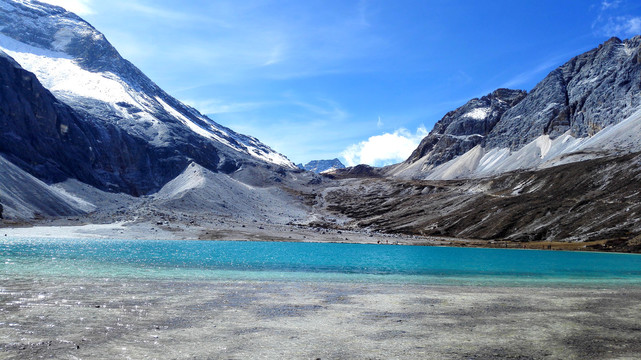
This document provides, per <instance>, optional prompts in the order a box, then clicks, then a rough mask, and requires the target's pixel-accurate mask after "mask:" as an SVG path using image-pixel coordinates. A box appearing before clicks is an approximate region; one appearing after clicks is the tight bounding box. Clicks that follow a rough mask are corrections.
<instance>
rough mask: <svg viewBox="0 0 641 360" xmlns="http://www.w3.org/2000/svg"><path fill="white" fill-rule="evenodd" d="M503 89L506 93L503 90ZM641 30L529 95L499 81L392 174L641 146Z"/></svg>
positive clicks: (437, 175) (492, 170)
mask: <svg viewBox="0 0 641 360" xmlns="http://www.w3.org/2000/svg"><path fill="white" fill-rule="evenodd" d="M501 93H502V94H501ZM639 130H641V36H636V37H634V38H631V39H629V40H625V41H621V40H619V39H617V38H612V39H610V40H608V41H607V42H605V43H604V44H602V45H600V46H599V47H598V48H596V49H593V50H591V51H588V52H586V53H584V54H582V55H579V56H577V57H575V58H573V59H571V60H570V61H568V62H567V63H566V64H564V65H562V66H561V67H559V68H558V69H556V70H554V71H552V72H551V73H550V74H549V75H548V76H547V77H546V78H545V79H543V80H542V81H541V82H540V83H539V84H537V86H536V87H535V88H534V89H533V90H532V91H531V92H530V93H528V94H527V95H525V93H523V92H517V91H514V90H505V89H500V90H497V91H495V92H494V93H492V94H490V95H488V96H485V97H483V98H481V99H473V100H471V101H470V102H468V103H467V104H465V105H464V106H462V107H461V108H459V109H457V110H455V111H453V112H450V113H448V114H447V115H445V117H444V118H443V119H442V120H440V121H439V122H438V123H437V124H436V125H435V127H434V130H432V132H430V134H429V135H428V136H427V137H426V138H425V139H424V140H423V142H422V143H421V145H419V147H418V149H417V150H416V151H415V152H414V153H413V154H412V156H410V158H409V159H408V160H406V161H405V162H403V163H401V164H398V165H395V166H393V167H390V168H389V169H387V172H388V173H389V174H390V175H393V176H398V177H404V178H420V179H454V178H462V177H483V176H491V175H496V174H500V173H504V172H507V171H512V170H520V169H535V168H546V167H551V166H555V165H559V164H563V163H568V162H573V161H579V160H585V159H591V158H598V157H602V156H604V155H608V154H610V155H612V154H620V153H625V152H633V151H639V150H641V136H640V135H639V134H641V132H640V131H639Z"/></svg>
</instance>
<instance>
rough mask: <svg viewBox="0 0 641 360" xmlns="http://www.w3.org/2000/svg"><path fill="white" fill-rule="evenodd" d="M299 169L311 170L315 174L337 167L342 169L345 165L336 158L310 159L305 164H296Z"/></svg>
mask: <svg viewBox="0 0 641 360" xmlns="http://www.w3.org/2000/svg"><path fill="white" fill-rule="evenodd" d="M297 166H298V167H299V168H300V169H303V170H307V171H312V172H315V173H317V174H320V173H323V172H327V171H333V170H337V169H344V168H345V165H343V163H342V162H341V161H340V160H338V159H332V160H312V161H310V162H308V163H307V164H305V165H303V164H298V165H297Z"/></svg>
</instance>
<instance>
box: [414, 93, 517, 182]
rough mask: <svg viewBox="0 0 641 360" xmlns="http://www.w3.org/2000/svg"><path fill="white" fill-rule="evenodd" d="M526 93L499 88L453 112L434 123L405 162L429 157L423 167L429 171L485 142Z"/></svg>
mask: <svg viewBox="0 0 641 360" xmlns="http://www.w3.org/2000/svg"><path fill="white" fill-rule="evenodd" d="M526 95H527V93H526V92H525V91H522V90H510V89H498V90H496V91H494V92H492V93H491V94H488V95H486V96H483V97H481V98H480V99H472V100H470V101H468V102H467V103H466V104H465V105H463V106H461V107H460V108H458V109H456V110H454V111H450V112H449V113H447V114H446V115H445V116H444V117H443V119H441V120H440V121H439V122H437V123H436V125H434V129H433V130H432V131H431V132H430V133H429V135H427V136H426V137H425V138H424V139H423V140H422V141H421V143H420V144H419V146H418V148H416V150H414V152H413V153H412V155H410V157H409V158H408V159H407V161H406V162H408V163H412V162H415V161H417V160H419V159H420V158H422V157H424V156H428V158H429V160H427V161H426V162H425V165H426V168H425V169H424V170H429V169H431V168H433V167H435V166H438V165H440V164H442V163H444V162H446V161H449V160H451V159H453V158H455V157H457V156H459V155H462V154H464V153H466V152H467V151H469V150H470V149H472V148H473V147H475V146H476V145H478V144H481V143H483V142H484V140H485V137H486V136H488V134H489V133H490V132H491V131H492V130H493V129H494V127H495V126H496V124H497V123H498V122H499V120H500V119H501V117H502V116H503V114H505V112H506V111H508V110H509V109H511V108H512V107H514V106H515V105H517V104H518V103H519V102H520V101H521V100H523V99H524V98H525V96H526Z"/></svg>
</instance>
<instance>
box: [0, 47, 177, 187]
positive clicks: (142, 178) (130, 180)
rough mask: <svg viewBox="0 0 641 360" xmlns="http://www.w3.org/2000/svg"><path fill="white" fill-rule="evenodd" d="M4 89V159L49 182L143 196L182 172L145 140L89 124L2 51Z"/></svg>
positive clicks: (0, 107)
mask: <svg viewBox="0 0 641 360" xmlns="http://www.w3.org/2000/svg"><path fill="white" fill-rule="evenodd" d="M0 84H2V85H3V86H2V87H0V139H1V140H2V141H0V153H3V154H5V156H6V157H7V159H9V160H10V161H11V162H12V163H14V164H16V165H18V166H20V167H21V168H22V169H24V170H26V171H27V172H29V173H30V174H32V175H34V176H36V177H38V178H40V179H42V180H44V181H46V182H49V183H51V182H58V181H63V180H65V179H67V178H69V177H73V178H76V179H78V180H80V181H82V182H85V183H87V184H90V185H93V186H96V187H98V188H100V189H105V190H111V191H125V192H128V193H132V194H135V195H138V194H140V193H143V192H145V191H148V190H150V189H153V188H155V187H158V186H159V185H161V183H160V182H161V181H162V180H161V179H162V177H156V175H159V174H162V173H167V172H172V171H180V170H181V164H180V161H179V160H178V159H171V158H169V159H166V160H165V161H162V160H163V159H162V157H163V156H162V153H160V152H157V151H154V149H153V148H151V147H149V146H148V145H147V143H146V142H145V141H143V140H142V139H139V138H136V137H134V136H132V135H129V134H128V133H126V132H124V131H122V130H121V129H119V128H118V127H116V126H114V125H113V124H101V123H97V122H91V121H87V119H84V118H83V117H82V116H80V115H79V114H77V113H76V112H75V111H74V110H73V109H71V108H70V107H69V106H67V105H65V104H63V103H61V102H60V101H58V100H57V99H56V98H55V97H54V96H53V95H52V94H51V93H50V92H49V91H48V90H47V89H45V88H44V87H43V86H42V84H40V82H39V81H38V79H37V78H36V76H35V75H34V74H32V73H30V72H28V71H26V70H24V69H22V68H21V67H20V66H19V65H18V64H17V63H16V62H15V61H13V59H11V58H10V57H8V56H7V55H6V54H4V53H3V52H1V51H0ZM116 149H117V150H116ZM156 161H157V162H156ZM172 162H173V163H172ZM185 166H186V165H185ZM170 167H174V169H170ZM182 167H184V166H182Z"/></svg>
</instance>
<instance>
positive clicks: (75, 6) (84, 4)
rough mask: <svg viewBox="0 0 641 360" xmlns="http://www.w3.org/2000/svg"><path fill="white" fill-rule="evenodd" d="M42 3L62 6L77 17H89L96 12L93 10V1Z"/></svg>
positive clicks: (53, 0) (47, 1)
mask: <svg viewBox="0 0 641 360" xmlns="http://www.w3.org/2000/svg"><path fill="white" fill-rule="evenodd" d="M40 1H42V2H45V3H48V4H51V5H56V6H61V7H63V8H65V9H66V10H67V11H71V12H73V13H75V14H77V15H89V14H93V13H94V11H93V10H92V8H91V0H40Z"/></svg>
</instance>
